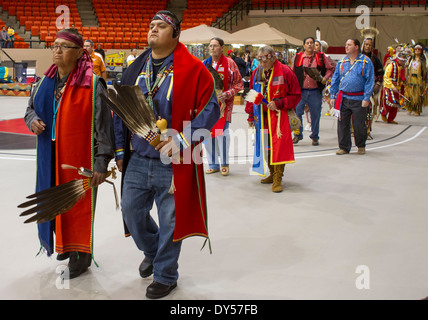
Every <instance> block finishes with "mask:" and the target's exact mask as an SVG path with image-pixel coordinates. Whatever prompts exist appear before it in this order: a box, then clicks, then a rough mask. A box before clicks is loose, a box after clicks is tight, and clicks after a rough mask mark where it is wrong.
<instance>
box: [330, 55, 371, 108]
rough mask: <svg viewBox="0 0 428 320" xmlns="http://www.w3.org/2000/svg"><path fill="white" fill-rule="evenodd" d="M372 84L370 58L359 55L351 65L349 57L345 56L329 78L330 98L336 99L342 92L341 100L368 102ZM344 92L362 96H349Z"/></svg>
mask: <svg viewBox="0 0 428 320" xmlns="http://www.w3.org/2000/svg"><path fill="white" fill-rule="evenodd" d="M374 84H375V78H374V68H373V63H372V62H371V60H370V58H368V57H367V56H365V55H363V54H361V53H360V54H359V55H358V57H357V58H356V59H355V61H354V64H353V65H351V61H350V60H349V57H348V56H346V57H344V58H343V59H341V60H340V61H339V62H338V63H337V65H336V69H335V70H334V74H333V77H332V78H331V88H330V96H331V98H332V99H336V97H337V95H338V93H339V91H343V92H344V93H343V98H347V99H351V100H361V101H362V100H365V101H370V96H371V95H372V93H373V88H374ZM346 92H364V94H363V95H358V96H351V95H347V94H346Z"/></svg>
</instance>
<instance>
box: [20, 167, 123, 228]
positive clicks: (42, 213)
mask: <svg viewBox="0 0 428 320" xmlns="http://www.w3.org/2000/svg"><path fill="white" fill-rule="evenodd" d="M61 167H62V168H63V169H75V170H77V171H78V173H79V174H80V175H82V176H85V177H86V178H84V179H77V180H71V181H69V182H66V183H63V184H60V185H58V186H54V187H52V188H49V189H46V190H42V191H39V192H36V193H34V194H32V195H29V196H28V197H27V199H31V200H29V201H26V202H23V203H21V204H20V205H18V208H21V209H22V208H29V207H31V206H33V207H32V208H29V209H27V210H26V211H24V212H22V213H21V214H20V216H21V217H22V216H28V215H30V214H33V213H36V214H35V215H33V216H32V217H31V218H29V219H27V220H25V221H24V223H30V222H37V223H38V224H39V223H43V222H47V221H51V220H53V219H55V217H56V216H58V215H60V214H62V213H65V212H67V211H68V210H70V209H71V208H73V207H74V205H75V204H76V203H77V202H79V201H80V200H82V199H83V198H84V197H85V194H86V191H88V190H89V189H91V177H92V176H93V172H92V171H91V170H88V169H85V168H83V167H81V168H76V167H73V166H70V165H67V164H63V165H61ZM115 170H116V168H112V169H111V170H110V171H108V172H107V177H109V176H110V175H111V176H112V177H113V179H116V172H115ZM105 182H107V183H109V184H111V185H113V190H114V196H115V200H116V210H117V209H119V200H118V196H117V191H116V187H115V185H114V183H113V182H111V181H108V180H105Z"/></svg>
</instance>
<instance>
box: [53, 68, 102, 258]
mask: <svg viewBox="0 0 428 320" xmlns="http://www.w3.org/2000/svg"><path fill="white" fill-rule="evenodd" d="M71 76H72V75H70V77H71ZM94 81H95V76H94V75H93V76H92V81H91V85H90V86H89V87H84V86H69V85H68V84H67V87H66V89H65V91H64V94H63V96H62V98H61V102H60V106H59V109H58V115H57V127H56V157H55V158H56V165H55V167H56V170H57V171H56V184H57V185H59V184H63V183H66V182H68V181H71V180H74V179H82V177H81V176H79V175H78V174H77V171H76V170H63V169H61V164H69V165H72V166H78V167H80V166H82V167H84V168H87V169H89V170H93V162H94V152H93V150H94V149H93V141H94V139H93V137H94V131H93V130H94V125H93V121H94V90H95V88H94ZM76 106H78V109H76ZM76 151H78V152H76ZM93 213H94V196H93V189H90V190H88V191H87V192H86V195H85V198H83V199H82V200H81V201H79V202H77V203H76V205H75V206H74V207H73V208H72V209H70V210H69V211H68V212H67V213H65V214H62V215H59V216H57V218H56V221H55V234H56V251H57V252H58V253H63V252H69V251H80V252H86V253H92V236H93V232H92V231H93V229H92V227H93Z"/></svg>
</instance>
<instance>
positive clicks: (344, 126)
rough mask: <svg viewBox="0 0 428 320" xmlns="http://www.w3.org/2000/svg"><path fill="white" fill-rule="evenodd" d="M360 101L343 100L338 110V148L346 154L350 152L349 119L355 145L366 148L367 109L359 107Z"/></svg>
mask: <svg viewBox="0 0 428 320" xmlns="http://www.w3.org/2000/svg"><path fill="white" fill-rule="evenodd" d="M361 104H362V101H359V100H350V99H346V98H343V100H342V107H341V109H340V119H339V121H338V124H337V137H338V140H339V148H340V149H343V150H345V151H347V152H349V151H350V150H351V147H352V141H351V119H352V126H353V127H354V139H355V145H356V146H357V147H358V148H365V147H366V140H367V124H366V120H367V108H363V107H362V106H361Z"/></svg>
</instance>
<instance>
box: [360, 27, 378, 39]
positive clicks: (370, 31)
mask: <svg viewBox="0 0 428 320" xmlns="http://www.w3.org/2000/svg"><path fill="white" fill-rule="evenodd" d="M378 35H379V30H378V29H376V28H375V27H368V28H363V29H361V36H362V37H363V39H364V40H366V39H372V40H374V39H375V38H376V37H377V36H378Z"/></svg>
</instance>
